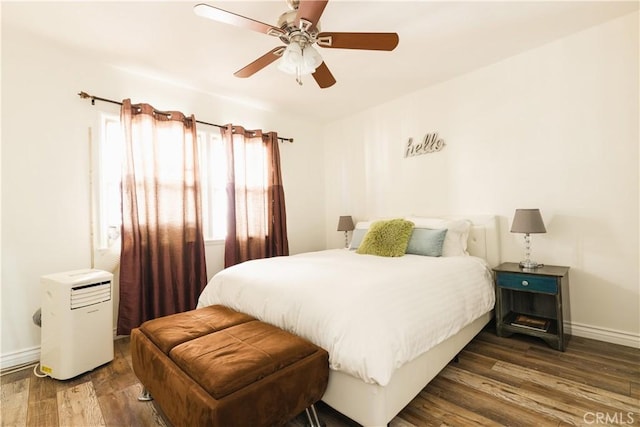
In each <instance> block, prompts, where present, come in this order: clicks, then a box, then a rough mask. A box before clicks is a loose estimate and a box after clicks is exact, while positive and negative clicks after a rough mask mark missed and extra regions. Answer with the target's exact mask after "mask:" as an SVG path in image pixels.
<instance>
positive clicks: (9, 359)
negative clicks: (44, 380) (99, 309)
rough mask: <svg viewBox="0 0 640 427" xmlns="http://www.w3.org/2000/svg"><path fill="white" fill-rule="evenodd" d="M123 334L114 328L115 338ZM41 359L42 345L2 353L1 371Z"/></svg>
mask: <svg viewBox="0 0 640 427" xmlns="http://www.w3.org/2000/svg"><path fill="white" fill-rule="evenodd" d="M119 338H122V336H119V335H117V334H116V328H113V339H114V340H116V339H119ZM39 361H40V346H39V345H38V346H35V347H31V348H27V349H24V350H18V351H14V352H11V353H6V354H0V372H4V371H5V370H7V369H14V368H16V367H18V366H22V365H25V366H26V365H32V364H34V363H38V362H39Z"/></svg>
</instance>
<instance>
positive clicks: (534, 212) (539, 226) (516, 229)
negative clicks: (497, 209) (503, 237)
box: [511, 209, 547, 233]
mask: <svg viewBox="0 0 640 427" xmlns="http://www.w3.org/2000/svg"><path fill="white" fill-rule="evenodd" d="M511 232H512V233H546V232H547V229H546V228H544V222H542V215H540V209H516V214H515V215H514V216H513V223H512V224H511Z"/></svg>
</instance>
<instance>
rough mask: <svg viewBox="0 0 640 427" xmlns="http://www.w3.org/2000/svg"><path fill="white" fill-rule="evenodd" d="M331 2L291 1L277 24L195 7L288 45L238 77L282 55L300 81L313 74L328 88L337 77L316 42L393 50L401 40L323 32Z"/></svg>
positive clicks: (395, 36)
mask: <svg viewBox="0 0 640 427" xmlns="http://www.w3.org/2000/svg"><path fill="white" fill-rule="evenodd" d="M327 2H328V0H287V4H288V5H289V9H290V10H289V11H287V12H285V13H283V14H282V15H280V18H279V19H278V24H277V25H278V26H277V27H276V26H273V25H269V24H265V23H264V22H260V21H256V20H255V19H251V18H247V17H244V16H242V15H238V14H235V13H233V12H229V11H226V10H223V9H220V8H217V7H214V6H210V5H208V4H204V3H201V4H197V5H196V6H194V8H193V10H194V12H195V13H196V14H197V15H199V16H202V17H204V18H208V19H212V20H214V21H218V22H223V23H225V24H231V25H236V26H238V27H242V28H246V29H248V30H253V31H257V32H260V33H264V34H267V35H269V36H273V37H277V38H279V39H280V40H281V41H282V42H283V43H284V44H285V46H278V47H276V48H274V49H272V50H270V51H269V52H267V53H266V54H264V55H262V56H261V57H259V58H258V59H256V60H255V61H253V62H251V63H250V64H249V65H247V66H245V67H244V68H241V69H240V70H238V71H236V72H235V73H234V75H235V76H236V77H243V78H244V77H250V76H252V75H253V74H255V73H256V72H258V71H260V70H262V69H263V68H265V67H266V66H267V65H269V64H271V63H272V62H274V61H276V60H277V59H280V58H282V60H281V61H280V62H279V64H278V68H279V69H280V70H282V71H284V72H287V73H290V74H295V75H296V81H297V82H298V84H300V85H301V84H302V79H301V77H302V75H305V74H312V75H313V78H314V79H315V81H316V83H318V86H320V87H321V88H323V89H324V88H327V87H330V86H332V85H334V84H335V82H336V79H335V78H334V77H333V75H332V74H331V71H329V68H328V67H327V65H326V64H325V63H324V61H323V60H322V57H321V56H320V54H319V53H318V52H317V51H316V50H315V49H314V47H313V45H314V44H315V45H318V46H320V47H323V48H330V49H363V50H385V51H391V50H393V49H395V47H396V46H397V45H398V41H399V38H398V34H396V33H344V32H342V33H332V32H320V23H319V21H320V16H321V15H322V12H323V11H324V8H325V7H326V5H327Z"/></svg>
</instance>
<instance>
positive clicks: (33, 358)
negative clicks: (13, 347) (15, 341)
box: [0, 346, 40, 371]
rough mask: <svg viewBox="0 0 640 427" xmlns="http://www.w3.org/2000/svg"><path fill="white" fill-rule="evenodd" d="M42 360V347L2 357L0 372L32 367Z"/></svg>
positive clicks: (0, 359)
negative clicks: (20, 367)
mask: <svg viewBox="0 0 640 427" xmlns="http://www.w3.org/2000/svg"><path fill="white" fill-rule="evenodd" d="M39 360H40V346H37V347H31V348H27V349H24V350H18V351H13V352H11V353H6V354H2V355H0V371H4V370H6V369H12V368H15V367H17V366H22V365H25V366H26V365H31V364H34V363H37V362H38V361H39Z"/></svg>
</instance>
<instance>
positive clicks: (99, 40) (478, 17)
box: [2, 0, 639, 123]
mask: <svg viewBox="0 0 640 427" xmlns="http://www.w3.org/2000/svg"><path fill="white" fill-rule="evenodd" d="M199 2H206V3H208V4H210V5H212V6H216V7H219V8H222V9H225V10H228V11H231V12H234V13H237V14H240V15H244V16H247V17H251V18H253V19H256V20H258V21H262V22H265V23H268V24H272V25H276V22H277V19H278V16H279V15H280V14H281V13H283V12H285V11H286V10H288V9H287V6H286V2H285V0H278V1H214V0H211V1H206V0H200V1H180V2H166V1H165V2H151V1H145V2H129V1H120V2H89V1H87V2H51V1H48V2H7V1H3V2H2V26H3V28H7V27H8V28H11V27H17V28H20V29H22V30H24V31H27V32H29V33H33V34H36V35H38V36H42V37H43V38H46V39H47V40H48V42H50V43H57V44H61V45H66V46H69V47H70V48H73V49H75V50H77V51H79V52H81V54H82V55H84V56H86V57H87V58H90V59H92V60H95V61H102V62H104V63H108V64H111V65H113V66H116V67H119V68H121V69H124V70H127V71H129V72H132V73H137V74H142V75H145V76H148V77H150V78H157V79H159V80H163V81H168V82H173V83H175V84H178V85H182V86H185V87H190V88H194V89H197V90H199V91H202V92H206V93H211V94H215V95H216V96H222V97H229V98H233V99H236V100H238V101H240V102H245V103H248V104H250V105H252V106H256V107H259V108H264V109H267V110H272V111H277V112H279V113H284V114H291V115H295V116H303V117H305V118H307V119H310V120H314V121H318V122H320V123H322V122H327V121H330V120H333V119H336V118H339V117H341V116H344V115H349V114H352V113H354V112H357V111H361V110H363V109H366V108H368V107H371V106H374V105H377V104H380V103H382V102H385V101H388V100H391V99H394V98H397V97H399V96H402V95H403V94H407V93H410V92H413V91H416V90H418V89H421V88H424V87H427V86H430V85H433V84H436V83H438V82H441V81H444V80H447V79H450V78H453V77H455V76H458V75H461V74H464V73H466V72H469V71H472V70H474V69H477V68H480V67H483V66H486V65H489V64H491V63H494V62H497V61H500V60H501V59H504V58H507V57H509V56H513V55H516V54H518V53H520V52H523V51H525V50H528V49H532V48H535V47H537V46H540V45H543V44H545V43H547V42H549V41H552V40H554V39H557V38H560V37H563V36H566V35H569V34H571V33H574V32H577V31H580V30H582V29H585V28H588V27H590V26H593V25H597V24H599V23H601V22H604V21H607V20H610V19H613V18H616V17H618V16H622V15H624V14H627V13H630V12H632V11H634V10H638V4H639V2H638V1H637V0H635V1H620V2H616V1H602V2H598V1H586V2H577V1H544V2H543V1H532V2H529V1H507V2H495V1H486V2H485V1H467V2H458V1H440V2H435V1H406V2H403V1H371V0H370V1H360V2H355V1H346V0H331V1H330V2H329V3H328V5H327V7H326V9H325V11H324V13H323V15H322V18H321V20H320V25H321V30H323V31H334V32H340V31H360V32H397V33H398V34H399V38H400V43H399V45H398V47H397V48H396V49H395V50H394V51H392V52H379V51H360V50H339V49H323V48H318V51H319V52H320V54H321V55H322V57H323V59H324V61H325V63H326V64H327V65H328V67H329V69H330V70H331V72H332V73H333V75H334V76H335V78H336V80H337V83H336V84H335V85H334V86H332V87H330V88H327V89H320V88H319V87H318V86H317V85H316V83H315V81H314V80H313V78H312V77H311V76H305V78H304V79H303V80H304V84H303V85H302V86H299V85H298V84H297V83H296V81H295V77H294V76H291V75H287V74H284V73H282V72H281V71H279V70H278V69H277V67H276V64H272V65H271V66H269V67H267V68H265V69H263V70H261V71H259V72H258V73H256V74H255V75H254V76H252V77H250V78H247V79H240V78H236V77H234V76H233V73H234V72H235V71H237V70H238V69H240V68H242V67H244V66H245V65H247V64H248V63H250V62H252V61H253V60H254V59H256V58H257V57H259V56H261V55H263V54H264V53H266V52H268V51H269V50H271V49H272V48H274V47H276V46H278V45H281V43H280V42H279V40H278V39H276V38H275V37H270V36H267V35H265V34H261V33H257V32H252V31H249V30H245V29H241V28H236V27H234V26H231V25H226V24H223V23H218V22H214V21H210V20H207V19H204V18H201V17H198V16H196V15H195V14H194V13H193V6H194V5H195V4H197V3H199ZM86 90H90V88H86ZM95 95H97V96H104V97H107V98H108V97H109V94H95Z"/></svg>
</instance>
